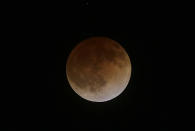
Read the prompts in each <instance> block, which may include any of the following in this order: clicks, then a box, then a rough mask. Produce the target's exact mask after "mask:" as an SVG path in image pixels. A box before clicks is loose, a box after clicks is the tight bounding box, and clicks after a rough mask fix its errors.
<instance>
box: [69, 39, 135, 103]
mask: <svg viewBox="0 0 195 131" xmlns="http://www.w3.org/2000/svg"><path fill="white" fill-rule="evenodd" d="M66 75H67V79H68V82H69V84H70V86H71V87H72V89H73V90H74V91H75V92H76V93H77V94H78V95H79V96H80V97H82V98H84V99H86V100H88V101H93V102H105V101H109V100H111V99H113V98H115V97H117V96H119V95H120V94H121V93H122V92H123V91H124V90H125V88H126V87H127V85H128V82H129V80H130V77H131V62H130V58H129V56H128V54H127V52H126V51H125V49H124V48H123V47H122V46H121V45H120V44H119V43H118V42H117V41H115V40H112V39H110V38H107V37H91V38H88V39H86V40H83V41H81V42H80V43H79V44H78V45H77V46H76V47H75V48H74V49H73V50H72V52H71V53H70V55H69V57H68V59H67V63H66Z"/></svg>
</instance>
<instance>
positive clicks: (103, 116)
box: [48, 2, 160, 130]
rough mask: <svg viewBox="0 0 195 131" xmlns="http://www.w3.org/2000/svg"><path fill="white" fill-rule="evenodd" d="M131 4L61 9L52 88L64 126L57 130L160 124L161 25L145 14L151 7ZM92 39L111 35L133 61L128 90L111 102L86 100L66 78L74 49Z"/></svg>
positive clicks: (57, 16)
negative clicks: (155, 69)
mask: <svg viewBox="0 0 195 131" xmlns="http://www.w3.org/2000/svg"><path fill="white" fill-rule="evenodd" d="M125 4H126V3H123V4H121V2H119V3H115V4H114V3H112V4H110V3H105V2H103V3H101V2H88V5H86V2H80V3H79V2H78V3H77V4H76V3H74V4H73V5H71V7H73V8H72V9H71V10H68V13H67V12H66V11H65V10H64V9H62V10H61V8H60V9H59V10H58V11H59V12H57V14H54V19H55V20H56V22H55V24H54V25H52V27H53V28H54V29H53V30H52V31H54V32H52V35H51V37H50V39H51V41H52V42H50V46H51V47H50V50H49V53H50V57H49V70H48V79H49V80H48V87H49V88H50V89H53V90H54V91H56V94H55V95H54V94H53V92H52V94H51V96H53V98H52V99H55V100H54V101H53V102H54V103H55V109H54V110H53V111H52V114H53V115H54V116H55V118H56V119H57V121H58V122H57V127H60V126H62V127H63V126H65V127H64V129H66V128H67V127H70V128H73V129H77V128H78V129H85V128H87V129H88V128H89V129H92V130H95V129H111V130H113V129H116V130H125V129H133V128H137V129H139V128H142V126H144V127H147V128H150V129H151V128H154V125H153V124H154V123H156V122H155V120H156V119H159V115H160V112H158V111H156V110H155V109H153V103H152V57H153V54H152V50H153V48H154V47H153V45H155V44H160V41H159V36H158V35H159V34H158V33H157V32H156V30H158V26H156V25H155V24H156V23H155V22H156V21H157V20H156V19H152V18H153V17H154V16H153V15H152V16H151V13H150V12H145V11H144V10H145V8H142V7H139V6H138V7H136V8H135V7H133V5H131V4H129V3H127V5H125ZM62 12H66V13H65V14H63V13H62ZM58 13H59V14H58ZM52 18H53V17H52ZM52 21H53V20H52ZM92 36H107V37H109V38H111V39H113V40H116V41H118V42H119V43H120V44H121V45H122V46H123V47H124V48H125V50H126V51H127V53H128V54H129V56H130V59H131V62H132V76H131V80H130V82H129V84H128V86H127V88H126V90H125V91H124V92H123V93H122V94H121V95H120V96H119V97H117V98H115V99H113V100H111V101H108V102H105V103H93V102H89V101H86V100H84V99H82V98H80V97H79V96H78V95H77V94H76V93H75V92H74V91H73V90H72V89H71V87H70V85H69V83H68V81H67V78H66V75H65V68H66V67H65V65H66V61H67V57H68V55H69V53H70V52H71V50H72V49H73V48H74V47H75V46H76V45H77V44H78V43H79V42H80V41H81V40H84V39H86V38H88V37H92ZM52 106H53V105H52ZM156 124H157V123H156ZM141 125H142V126H141Z"/></svg>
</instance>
